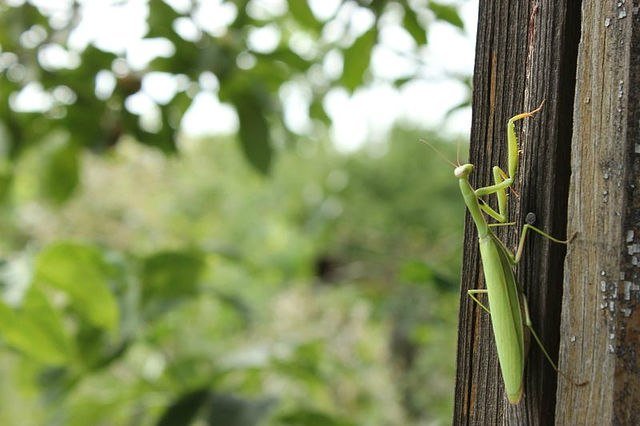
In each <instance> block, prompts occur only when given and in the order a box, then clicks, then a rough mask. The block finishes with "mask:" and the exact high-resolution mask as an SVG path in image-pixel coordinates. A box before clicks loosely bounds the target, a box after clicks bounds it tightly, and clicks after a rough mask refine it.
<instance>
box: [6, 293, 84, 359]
mask: <svg viewBox="0 0 640 426" xmlns="http://www.w3.org/2000/svg"><path fill="white" fill-rule="evenodd" d="M0 336H2V339H4V340H5V341H6V343H7V344H9V345H10V346H12V347H14V348H15V349H17V350H19V351H21V352H23V353H24V354H25V355H26V356H29V357H31V358H33V359H34V360H36V361H39V362H42V363H45V364H51V365H60V364H64V363H66V362H68V361H69V359H70V358H71V357H72V354H73V351H74V350H73V343H72V340H71V338H70V337H69V336H68V335H67V333H66V332H65V331H64V328H63V323H62V319H61V317H60V314H59V313H58V312H57V311H56V310H54V309H53V307H52V306H51V304H50V303H49V301H48V300H47V299H46V298H45V296H44V295H43V294H42V292H41V291H40V290H39V289H38V288H37V287H35V286H31V288H29V290H28V291H27V294H26V295H25V297H24V300H23V303H22V306H20V307H19V308H12V307H9V306H7V305H6V304H5V303H4V302H0Z"/></svg>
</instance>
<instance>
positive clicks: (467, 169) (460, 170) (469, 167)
mask: <svg viewBox="0 0 640 426" xmlns="http://www.w3.org/2000/svg"><path fill="white" fill-rule="evenodd" d="M472 171H473V164H468V163H467V164H463V165H461V166H458V167H456V168H455V170H454V171H453V174H454V175H455V176H456V177H457V178H458V179H466V178H467V177H468V176H469V175H470V174H471V172H472Z"/></svg>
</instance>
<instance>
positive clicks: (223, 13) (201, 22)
mask: <svg viewBox="0 0 640 426" xmlns="http://www.w3.org/2000/svg"><path fill="white" fill-rule="evenodd" d="M236 16H238V8H237V7H236V6H235V5H234V4H233V3H231V2H224V3H222V1H221V0H208V1H201V2H200V3H199V4H198V8H197V9H196V11H195V13H194V14H193V19H194V21H195V23H196V25H198V27H200V28H201V29H203V30H204V31H206V32H208V33H209V34H211V35H212V36H214V37H220V36H222V35H224V34H225V33H226V32H227V27H228V26H229V24H231V23H232V22H233V21H234V19H236Z"/></svg>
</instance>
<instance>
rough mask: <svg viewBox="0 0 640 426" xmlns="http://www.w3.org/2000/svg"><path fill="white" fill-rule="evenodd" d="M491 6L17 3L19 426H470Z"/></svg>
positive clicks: (2, 346) (5, 339)
mask: <svg viewBox="0 0 640 426" xmlns="http://www.w3.org/2000/svg"><path fill="white" fill-rule="evenodd" d="M476 8H477V4H476V2H474V1H444V0H442V1H437V2H436V1H428V0H371V1H367V0H331V1H325V0H309V1H306V0H288V1H287V0H251V1H249V0H236V1H225V0H199V1H197V0H192V1H190V0H182V1H180V0H172V1H169V0H166V1H165V0H93V1H90V0H87V1H71V0H53V1H51V0H49V1H45V0H41V1H36V0H32V1H19V0H9V1H5V2H2V3H0V203H1V209H0V230H1V234H0V235H1V236H2V238H0V250H1V252H0V296H1V299H0V424H2V425H9V426H11V425H20V426H23V425H27V426H28V425H78V426H85V425H163V426H167V425H190V424H193V425H223V426H226V425H230V426H245V425H246V426H251V425H432V424H436V425H437V424H447V423H450V421H451V420H450V419H451V415H452V403H453V396H454V395H453V375H454V369H455V344H456V323H457V303H458V284H457V277H458V272H459V269H460V262H461V247H462V226H463V214H464V209H463V205H462V202H461V200H460V197H459V194H458V190H457V183H456V181H455V179H454V178H453V176H452V170H451V166H450V165H449V164H447V163H446V161H444V159H443V158H441V157H445V158H448V159H449V160H451V161H455V159H456V157H458V158H459V157H460V156H461V154H459V153H460V152H462V153H464V152H465V146H466V139H467V137H468V128H469V122H470V90H471V88H470V81H471V73H472V67H473V39H474V33H475V14H476ZM421 139H424V140H427V141H428V142H429V143H430V144H431V145H433V146H434V147H436V148H437V149H438V150H439V151H441V153H442V156H439V155H437V154H436V153H434V151H433V150H431V149H429V147H427V146H426V145H425V144H422V143H419V141H420V140H421Z"/></svg>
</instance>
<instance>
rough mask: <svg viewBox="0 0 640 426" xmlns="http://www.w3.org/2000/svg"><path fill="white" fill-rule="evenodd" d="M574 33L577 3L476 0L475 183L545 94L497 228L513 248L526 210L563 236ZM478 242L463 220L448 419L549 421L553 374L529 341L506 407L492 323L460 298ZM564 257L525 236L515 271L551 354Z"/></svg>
mask: <svg viewBox="0 0 640 426" xmlns="http://www.w3.org/2000/svg"><path fill="white" fill-rule="evenodd" d="M579 31H580V4H579V2H577V1H572V0H557V1H554V0H539V1H531V0H481V1H480V10H479V21H478V37H477V48H476V63H475V73H474V95H473V121H472V128H471V150H470V162H471V163H473V164H475V165H476V170H475V172H474V175H473V176H472V184H473V185H474V186H476V187H478V186H482V185H487V184H489V183H490V178H491V167H492V166H494V165H501V166H502V167H503V168H506V145H505V144H506V124H507V119H508V118H509V117H511V116H513V115H515V114H517V113H520V112H523V111H526V110H530V109H533V108H535V107H537V106H538V105H539V104H540V102H541V101H542V100H545V105H544V108H543V110H542V111H541V112H540V113H539V114H537V115H536V116H535V117H533V118H530V119H527V120H525V122H524V123H523V124H522V125H521V126H518V129H519V134H520V144H521V149H522V151H523V153H522V155H521V163H520V164H521V167H520V171H519V173H518V177H517V180H516V185H515V187H514V189H515V191H516V193H517V194H518V195H517V196H514V195H512V196H511V197H510V198H511V201H510V209H511V210H510V211H511V218H512V220H515V221H516V222H517V223H518V225H517V226H516V227H509V228H510V229H498V235H499V236H500V237H501V238H502V239H503V241H505V242H507V244H508V246H509V247H512V248H513V247H515V245H516V240H517V236H518V234H519V232H520V229H521V227H522V224H523V223H524V219H525V217H526V216H527V215H528V214H529V213H533V215H531V214H529V215H528V216H529V217H530V218H531V217H534V216H535V218H536V220H535V224H536V226H538V227H540V228H542V229H543V230H547V231H548V232H550V233H551V234H552V235H555V236H558V237H564V236H565V235H566V220H567V200H568V187H569V173H570V169H569V164H570V161H569V159H570V146H571V131H572V112H573V102H574V87H575V75H576V69H575V67H576V56H577V46H578V39H579ZM639 237H640V235H639ZM477 241H478V240H477V235H476V232H475V229H474V227H473V225H472V223H471V221H470V219H469V217H467V220H466V222H465V250H464V251H465V253H464V256H465V257H464V258H465V262H464V267H463V272H462V289H461V303H460V317H459V337H458V360H457V382H456V400H455V410H454V423H455V424H479V425H489V424H492V425H493V424H517V425H523V424H551V423H553V420H554V413H555V401H556V397H555V395H556V379H557V378H556V374H555V372H554V370H553V369H552V368H551V367H550V366H549V364H548V362H546V361H545V360H544V358H543V356H542V353H541V352H540V350H539V349H538V348H537V347H536V346H535V344H532V345H531V350H530V351H529V355H528V358H527V368H526V369H525V382H524V383H525V385H524V386H525V388H524V398H523V401H522V402H521V403H520V404H519V405H518V406H511V405H510V404H509V403H508V402H507V400H506V397H505V395H504V385H503V384H502V377H501V373H500V370H499V366H498V361H497V357H496V351H495V344H494V342H493V332H492V330H491V325H490V319H489V317H488V315H487V314H486V313H485V312H484V311H482V310H481V309H480V308H478V307H477V306H475V304H474V303H472V301H470V300H468V298H467V295H466V292H467V290H468V289H470V288H484V281H483V277H482V272H481V268H480V261H479V253H478V243H477ZM564 253H565V247H564V246H562V245H558V244H553V243H549V242H548V241H546V240H543V239H542V238H540V237H538V236H536V235H531V237H530V238H529V239H528V243H527V246H526V248H525V252H524V255H523V260H522V261H521V263H520V265H519V266H518V268H517V279H518V281H519V283H520V285H521V286H523V288H524V291H525V292H526V294H527V295H528V299H529V306H530V308H531V316H532V320H533V324H534V327H535V328H536V330H538V332H539V334H540V336H541V337H542V339H543V341H544V343H545V345H546V347H547V348H548V349H549V351H550V352H551V354H552V356H554V357H555V355H557V353H558V340H559V327H560V308H561V302H562V276H563V271H562V267H563V258H564ZM554 354H555V355H554Z"/></svg>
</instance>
